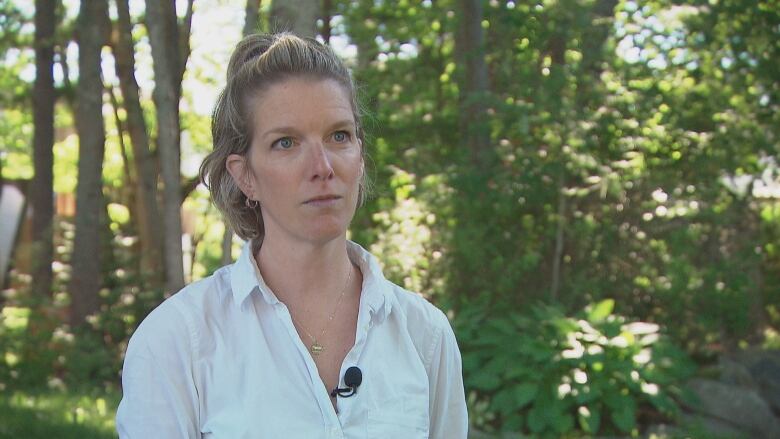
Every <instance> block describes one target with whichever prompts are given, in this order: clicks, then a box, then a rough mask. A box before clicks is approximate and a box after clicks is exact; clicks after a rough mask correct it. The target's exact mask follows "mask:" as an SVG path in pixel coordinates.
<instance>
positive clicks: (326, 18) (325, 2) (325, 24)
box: [321, 0, 333, 44]
mask: <svg viewBox="0 0 780 439" xmlns="http://www.w3.org/2000/svg"><path fill="white" fill-rule="evenodd" d="M332 14H333V0H322V32H321V34H322V40H323V41H325V44H330V36H331V34H332V33H333V29H332V28H331V27H330V19H331V15H332Z"/></svg>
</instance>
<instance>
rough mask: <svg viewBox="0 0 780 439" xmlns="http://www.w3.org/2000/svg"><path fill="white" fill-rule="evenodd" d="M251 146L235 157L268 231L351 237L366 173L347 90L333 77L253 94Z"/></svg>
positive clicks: (236, 173)
mask: <svg viewBox="0 0 780 439" xmlns="http://www.w3.org/2000/svg"><path fill="white" fill-rule="evenodd" d="M254 99H255V100H254V103H253V124H254V132H253V134H252V145H251V147H250V150H249V153H248V154H247V157H246V160H247V162H248V163H246V164H247V165H248V166H249V167H248V169H246V173H245V174H244V171H245V170H244V169H243V164H244V163H243V162H244V158H243V157H241V156H240V155H231V156H230V157H228V164H227V166H228V170H229V171H230V173H231V175H233V177H234V178H236V179H237V181H238V178H243V181H242V182H239V186H240V187H241V188H242V190H243V191H244V193H245V194H246V195H247V196H249V197H250V198H252V199H254V200H258V201H259V202H260V206H261V211H262V215H263V222H264V225H265V235H266V237H271V236H274V237H280V238H283V239H293V240H299V241H310V242H319V243H323V242H327V241H329V240H332V239H334V238H337V237H339V236H344V234H345V233H346V230H347V227H348V226H349V223H350V221H351V220H352V217H353V215H354V213H355V209H356V206H357V202H358V190H359V189H358V187H359V182H360V179H361V177H362V174H363V158H362V154H361V148H362V144H361V142H360V141H359V140H358V139H357V133H356V126H355V118H354V116H353V113H352V107H351V106H350V100H349V95H348V94H347V91H346V90H345V89H344V88H343V87H342V86H341V84H339V83H338V82H336V81H334V80H331V79H324V80H311V79H305V78H293V79H288V80H285V81H283V82H280V83H277V84H275V85H272V86H271V87H270V88H268V89H267V90H265V91H264V92H263V93H261V94H260V95H259V96H258V97H256V98H254Z"/></svg>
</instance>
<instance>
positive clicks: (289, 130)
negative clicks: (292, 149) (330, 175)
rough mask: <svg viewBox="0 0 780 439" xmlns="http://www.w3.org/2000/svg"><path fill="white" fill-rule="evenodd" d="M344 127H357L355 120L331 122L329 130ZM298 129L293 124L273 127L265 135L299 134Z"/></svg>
mask: <svg viewBox="0 0 780 439" xmlns="http://www.w3.org/2000/svg"><path fill="white" fill-rule="evenodd" d="M344 127H350V128H355V121H353V120H352V119H343V120H340V121H338V122H335V123H332V124H330V126H328V128H327V131H331V130H334V129H336V128H344ZM297 133H298V129H297V128H295V127H292V126H280V127H276V128H271V129H270V130H268V131H266V132H264V133H263V137H268V136H270V135H272V134H297Z"/></svg>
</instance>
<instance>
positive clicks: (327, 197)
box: [303, 194, 341, 204]
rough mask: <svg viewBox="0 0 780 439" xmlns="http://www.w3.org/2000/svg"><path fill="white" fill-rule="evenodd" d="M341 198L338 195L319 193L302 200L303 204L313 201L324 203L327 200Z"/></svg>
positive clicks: (312, 202)
mask: <svg viewBox="0 0 780 439" xmlns="http://www.w3.org/2000/svg"><path fill="white" fill-rule="evenodd" d="M339 198H341V197H340V196H338V195H333V194H328V195H320V196H317V197H314V198H310V199H308V200H306V201H304V202H303V204H314V203H325V202H328V201H334V200H338V199H339Z"/></svg>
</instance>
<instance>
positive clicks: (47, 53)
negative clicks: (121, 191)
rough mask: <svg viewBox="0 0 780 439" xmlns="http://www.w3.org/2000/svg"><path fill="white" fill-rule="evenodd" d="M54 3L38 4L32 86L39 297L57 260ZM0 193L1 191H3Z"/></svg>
mask: <svg viewBox="0 0 780 439" xmlns="http://www.w3.org/2000/svg"><path fill="white" fill-rule="evenodd" d="M55 8H56V4H55V1H54V0H36V2H35V72H36V73H35V84H34V85H33V121H34V126H35V128H34V132H33V162H34V167H35V175H34V177H33V181H32V185H31V188H30V201H31V204H32V209H33V221H32V238H33V242H34V244H33V249H34V250H33V266H32V291H33V294H35V295H36V296H38V297H45V296H49V295H51V284H52V270H51V263H52V259H53V257H54V252H53V248H52V245H53V244H52V224H53V219H54V170H53V166H54V152H53V149H54V103H55V101H56V96H55V91H54V76H53V71H54V26H55V23H56V17H55ZM0 190H1V189H0Z"/></svg>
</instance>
